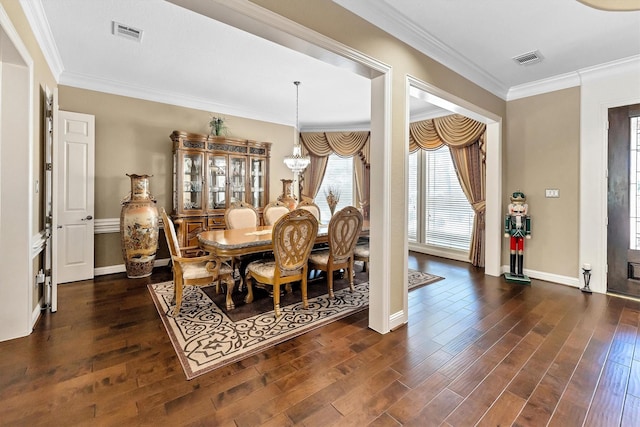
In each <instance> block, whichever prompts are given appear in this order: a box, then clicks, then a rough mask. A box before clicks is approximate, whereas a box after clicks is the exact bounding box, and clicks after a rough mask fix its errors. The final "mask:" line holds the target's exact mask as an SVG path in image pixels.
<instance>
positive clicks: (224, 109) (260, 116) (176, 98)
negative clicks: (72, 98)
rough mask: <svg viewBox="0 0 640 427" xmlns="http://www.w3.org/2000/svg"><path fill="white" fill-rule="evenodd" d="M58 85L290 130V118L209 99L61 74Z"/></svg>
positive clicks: (82, 75)
mask: <svg viewBox="0 0 640 427" xmlns="http://www.w3.org/2000/svg"><path fill="white" fill-rule="evenodd" d="M59 83H60V84H61V85H66V86H73V87H77V88H80V89H87V90H94V91H98V92H104V93H110V94H113V95H120V96H127V97H130V98H137V99H143V100H146V101H153V102H160V103H163V104H170V105H176V106H179V107H185V108H193V109H196V110H203V111H217V112H219V113H221V114H228V115H232V116H237V117H244V118H249V119H254V120H261V121H265V122H269V123H276V124H281V125H286V126H290V125H291V124H290V123H289V122H290V118H287V119H284V118H282V117H280V116H278V115H275V114H272V112H271V111H258V110H247V109H241V108H237V107H234V106H230V105H227V104H219V103H215V102H211V100H209V99H205V98H196V97H190V96H185V95H184V94H180V93H175V92H170V91H160V90H158V89H153V88H149V87H144V86H136V85H130V84H126V83H123V82H119V81H114V80H107V79H99V78H96V77H94V76H89V75H85V74H80V73H70V72H68V71H64V72H63V73H62V74H61V75H60V81H59Z"/></svg>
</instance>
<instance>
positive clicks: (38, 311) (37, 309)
mask: <svg viewBox="0 0 640 427" xmlns="http://www.w3.org/2000/svg"><path fill="white" fill-rule="evenodd" d="M43 305H44V297H43V298H40V301H38V304H36V307H35V308H34V309H33V312H32V313H31V329H33V327H34V326H36V322H37V321H38V319H39V318H40V316H41V314H42V306H43Z"/></svg>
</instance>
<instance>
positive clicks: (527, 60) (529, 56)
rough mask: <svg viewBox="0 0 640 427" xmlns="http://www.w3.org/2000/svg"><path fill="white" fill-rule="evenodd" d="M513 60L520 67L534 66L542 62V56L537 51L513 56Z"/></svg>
mask: <svg viewBox="0 0 640 427" xmlns="http://www.w3.org/2000/svg"><path fill="white" fill-rule="evenodd" d="M513 60H514V61H516V62H517V63H518V64H520V65H529V64H535V63H537V62H540V61H542V55H540V52H538V51H537V50H534V51H531V52H527V53H523V54H522V55H518V56H514V57H513Z"/></svg>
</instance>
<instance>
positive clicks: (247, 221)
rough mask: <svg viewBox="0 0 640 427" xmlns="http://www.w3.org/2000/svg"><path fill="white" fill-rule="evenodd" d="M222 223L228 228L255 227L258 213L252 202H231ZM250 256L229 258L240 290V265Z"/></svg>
mask: <svg viewBox="0 0 640 427" xmlns="http://www.w3.org/2000/svg"><path fill="white" fill-rule="evenodd" d="M224 223H225V226H226V228H227V229H228V230H234V229H236V228H248V227H257V226H259V225H260V215H258V211H257V210H256V208H254V207H253V205H252V204H250V203H247V202H232V203H231V204H230V205H229V207H228V208H227V210H226V211H225V212H224ZM249 259H252V258H246V257H244V258H243V257H233V258H231V268H232V269H233V271H234V272H235V271H236V270H238V273H239V274H238V275H239V277H240V284H239V285H238V289H240V290H242V288H243V284H244V271H242V265H243V264H246V261H248V260H249Z"/></svg>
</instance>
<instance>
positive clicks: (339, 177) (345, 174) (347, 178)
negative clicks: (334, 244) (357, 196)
mask: <svg viewBox="0 0 640 427" xmlns="http://www.w3.org/2000/svg"><path fill="white" fill-rule="evenodd" d="M353 180H354V178H353V157H340V156H338V155H337V154H331V155H330V156H329V160H328V162H327V169H326V170H325V173H324V178H323V179H322V184H321V185H320V190H319V191H318V194H317V195H316V198H315V203H316V205H318V207H319V208H320V219H321V221H322V222H327V223H328V222H329V220H331V210H330V209H329V205H328V204H327V198H326V195H325V193H328V192H329V186H332V187H334V188H335V187H338V188H339V189H340V201H339V202H338V205H337V206H336V210H335V211H336V212H338V211H339V210H340V209H342V208H344V207H345V206H354V197H353V192H354V188H353Z"/></svg>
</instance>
